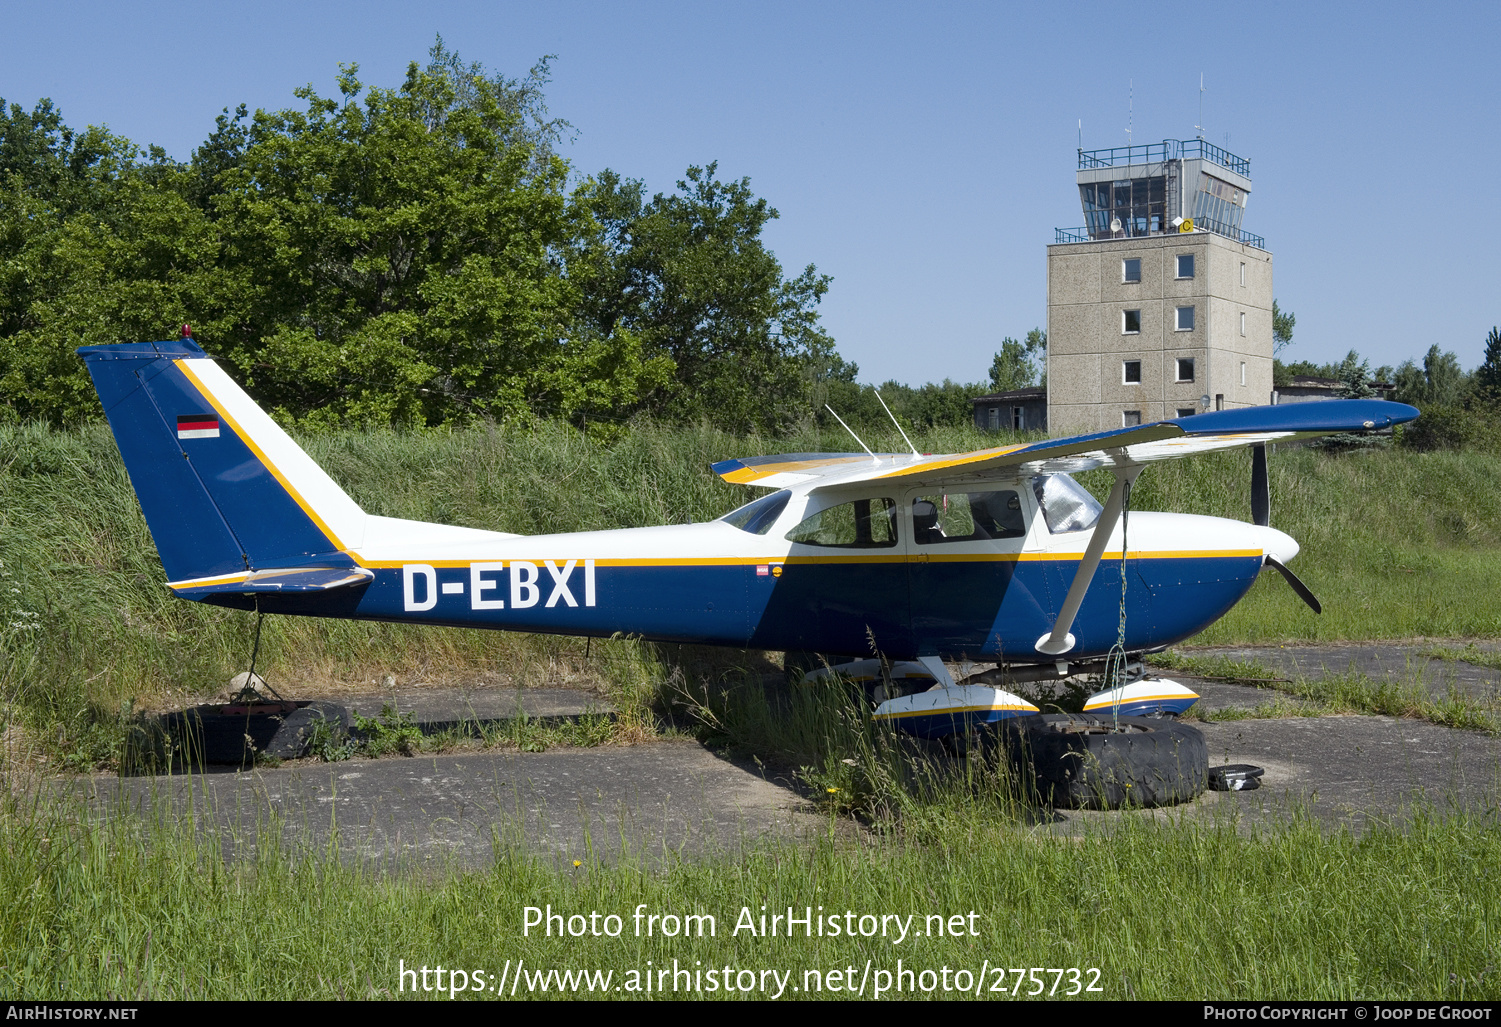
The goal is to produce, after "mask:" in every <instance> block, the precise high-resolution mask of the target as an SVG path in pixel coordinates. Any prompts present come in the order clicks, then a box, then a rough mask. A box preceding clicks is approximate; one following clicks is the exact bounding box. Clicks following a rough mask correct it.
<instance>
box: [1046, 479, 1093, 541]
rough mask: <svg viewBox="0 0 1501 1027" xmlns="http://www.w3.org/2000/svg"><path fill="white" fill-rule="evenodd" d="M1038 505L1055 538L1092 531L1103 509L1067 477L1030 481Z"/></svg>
mask: <svg viewBox="0 0 1501 1027" xmlns="http://www.w3.org/2000/svg"><path fill="white" fill-rule="evenodd" d="M1032 491H1033V492H1035V493H1036V494H1037V505H1038V506H1039V507H1041V508H1042V516H1043V519H1044V520H1045V521H1047V523H1048V530H1049V531H1051V532H1052V533H1053V534H1054V535H1062V534H1064V533H1065V532H1070V531H1083V530H1085V529H1086V528H1092V527H1094V523H1095V521H1097V520H1099V519H1100V512H1101V510H1102V509H1103V507H1101V506H1100V503H1099V501H1098V500H1097V499H1095V497H1094V496H1091V495H1090V494H1089V492H1088V490H1087V489H1085V488H1084V486H1083V485H1080V484H1079V483H1078V482H1076V481H1074V479H1072V478H1070V477H1069V476H1068V475H1066V474H1043V475H1039V476H1038V477H1036V478H1033V479H1032Z"/></svg>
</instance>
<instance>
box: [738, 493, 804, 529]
mask: <svg viewBox="0 0 1501 1027" xmlns="http://www.w3.org/2000/svg"><path fill="white" fill-rule="evenodd" d="M791 498H792V492H791V490H789V489H782V490H781V491H780V492H773V493H772V494H771V495H769V496H762V497H761V498H760V499H756V500H752V501H751V502H749V503H746V504H745V505H744V506H742V507H740V508H739V509H738V510H731V511H730V512H729V513H727V514H725V515H724V516H723V517H721V518H720V520H721V521H724V522H725V523H726V524H730V525H734V526H735V527H737V528H739V529H740V530H741V531H748V532H750V533H751V534H752V535H764V534H766V533H767V532H768V531H770V530H771V526H772V525H773V524H775V523H776V520H777V518H778V517H780V516H782V511H783V510H785V509H787V500H789V499H791Z"/></svg>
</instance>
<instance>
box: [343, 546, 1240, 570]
mask: <svg viewBox="0 0 1501 1027" xmlns="http://www.w3.org/2000/svg"><path fill="white" fill-rule="evenodd" d="M1262 555H1264V553H1263V551H1262V550H1260V549H1213V550H1209V549H1184V550H1163V551H1157V552H1141V553H1137V552H1133V553H1131V554H1130V558H1131V559H1133V560H1203V559H1223V558H1228V557H1260V556H1262ZM560 556H561V554H560ZM1120 556H1121V554H1120V551H1119V550H1117V551H1116V552H1114V553H1105V554H1104V555H1103V557H1102V559H1105V560H1119V559H1120ZM919 557H927V559H926V560H922V559H919ZM561 558H562V559H581V558H580V557H568V556H561ZM1083 558H1084V554H1083V553H945V554H942V555H929V554H926V553H896V554H892V555H879V556H867V555H843V554H839V555H834V554H831V555H829V556H680V557H665V556H664V557H636V558H623V559H612V558H610V557H590V558H589V559H592V560H594V566H595V567H663V568H666V567H757V566H761V565H770V566H773V567H790V566H794V565H797V566H804V565H818V564H852V563H861V564H865V563H896V564H900V563H908V564H917V563H924V562H928V563H1016V562H1019V561H1026V562H1028V563H1037V562H1048V561H1052V562H1055V563H1077V562H1078V561H1080V560H1082V559H1083ZM486 559H490V558H487V557H482V556H476V557H474V558H473V559H470V560H422V559H411V560H361V561H358V562H359V565H360V566H361V567H370V568H373V569H381V568H386V569H392V568H399V567H405V566H406V565H407V564H412V563H422V564H425V565H427V566H429V567H445V568H453V567H468V566H469V565H470V564H471V563H477V562H481V561H483V560H486ZM506 559H508V560H509V559H516V560H526V561H528V562H535V561H537V560H552V561H553V562H554V563H557V562H559V557H548V556H517V557H506Z"/></svg>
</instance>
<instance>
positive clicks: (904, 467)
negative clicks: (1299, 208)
mask: <svg viewBox="0 0 1501 1027" xmlns="http://www.w3.org/2000/svg"><path fill="white" fill-rule="evenodd" d="M1417 416H1418V411H1417V410H1416V409H1415V408H1414V407H1410V406H1407V405H1406V404H1404V403H1393V402H1391V401H1389V400H1381V399H1338V400H1321V401H1318V402H1313V403H1287V404H1282V405H1279V406H1262V407H1243V408H1240V409H1237V410H1220V411H1215V412H1213V413H1207V414H1196V415H1194V416H1193V417H1179V418H1175V419H1173V420H1170V421H1158V422H1156V423H1154V424H1144V425H1140V426H1133V427H1130V428H1116V429H1114V430H1112V431H1105V432H1098V433H1095V434H1092V435H1076V436H1073V437H1071V438H1066V439H1047V440H1045V441H1042V442H1033V443H1027V444H1022V445H1016V446H1001V447H998V448H996V449H981V450H976V451H975V452H973V453H960V454H946V455H928V456H914V455H910V454H907V455H903V454H892V453H881V454H877V455H875V456H869V455H867V454H863V453H793V454H786V455H782V456H767V457H754V458H751V459H747V460H726V461H722V462H720V463H717V464H714V465H713V469H714V471H715V473H716V474H718V475H720V477H722V478H724V479H725V480H726V481H733V482H738V483H742V484H748V485H759V486H763V487H767V488H787V487H789V486H794V485H805V487H806V488H808V489H809V490H812V489H821V488H829V487H833V486H836V485H837V486H843V485H850V484H854V483H856V482H863V481H882V482H892V483H900V484H902V485H913V486H948V485H958V484H964V483H966V482H975V481H983V480H993V479H996V478H1002V477H1006V478H1011V477H1015V478H1024V477H1029V476H1032V475H1037V474H1056V473H1070V472H1077V471H1088V470H1093V469H1094V468H1097V467H1115V468H1128V467H1139V466H1141V465H1142V464H1147V463H1153V462H1155V461H1158V460H1176V459H1179V458H1180V457H1186V456H1193V455H1196V454H1198V453H1209V452H1214V451H1216V450H1221V449H1238V448H1242V447H1247V446H1259V445H1265V444H1266V443H1268V442H1286V441H1296V440H1299V439H1309V438H1316V437H1318V436H1320V435H1330V434H1334V433H1336V432H1356V431H1374V430H1380V429H1384V428H1390V427H1392V426H1393V425H1397V424H1405V423H1406V422H1408V421H1411V420H1413V419H1414V418H1416V417H1417ZM814 479H818V480H817V481H815V480H814Z"/></svg>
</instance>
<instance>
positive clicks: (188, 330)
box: [182, 325, 193, 339]
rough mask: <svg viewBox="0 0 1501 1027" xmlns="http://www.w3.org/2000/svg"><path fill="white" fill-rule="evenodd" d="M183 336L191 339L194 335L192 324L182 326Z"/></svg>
mask: <svg viewBox="0 0 1501 1027" xmlns="http://www.w3.org/2000/svg"><path fill="white" fill-rule="evenodd" d="M182 337H183V338H184V339H191V338H192V337H193V327H192V326H191V325H183V326H182Z"/></svg>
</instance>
